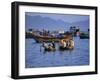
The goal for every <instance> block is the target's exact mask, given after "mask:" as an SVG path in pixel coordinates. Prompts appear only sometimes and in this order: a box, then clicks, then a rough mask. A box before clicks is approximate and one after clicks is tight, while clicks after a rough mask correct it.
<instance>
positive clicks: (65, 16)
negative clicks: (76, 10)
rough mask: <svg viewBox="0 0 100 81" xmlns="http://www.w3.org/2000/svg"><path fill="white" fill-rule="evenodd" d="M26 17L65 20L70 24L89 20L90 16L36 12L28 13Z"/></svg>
mask: <svg viewBox="0 0 100 81" xmlns="http://www.w3.org/2000/svg"><path fill="white" fill-rule="evenodd" d="M25 14H26V15H30V16H37V15H39V16H42V17H50V18H52V19H54V20H63V21H65V22H68V23H73V22H79V21H85V20H89V15H78V14H77V15H74V14H51V13H34V12H26V13H25Z"/></svg>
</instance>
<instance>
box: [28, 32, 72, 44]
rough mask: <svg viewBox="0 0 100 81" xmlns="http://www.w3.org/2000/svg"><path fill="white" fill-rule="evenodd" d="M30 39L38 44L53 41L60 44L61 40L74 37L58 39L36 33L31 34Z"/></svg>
mask: <svg viewBox="0 0 100 81" xmlns="http://www.w3.org/2000/svg"><path fill="white" fill-rule="evenodd" d="M27 34H28V33H27ZM26 37H27V38H28V35H26ZM29 37H31V38H33V39H34V40H35V41H36V42H37V43H41V42H53V41H54V42H59V41H60V40H61V39H73V37H72V35H63V36H61V37H56V36H44V35H39V34H36V33H31V34H29Z"/></svg>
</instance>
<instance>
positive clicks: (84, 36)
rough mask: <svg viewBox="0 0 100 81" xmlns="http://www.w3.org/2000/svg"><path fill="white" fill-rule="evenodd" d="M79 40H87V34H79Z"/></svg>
mask: <svg viewBox="0 0 100 81" xmlns="http://www.w3.org/2000/svg"><path fill="white" fill-rule="evenodd" d="M80 39H89V34H86V33H81V34H80Z"/></svg>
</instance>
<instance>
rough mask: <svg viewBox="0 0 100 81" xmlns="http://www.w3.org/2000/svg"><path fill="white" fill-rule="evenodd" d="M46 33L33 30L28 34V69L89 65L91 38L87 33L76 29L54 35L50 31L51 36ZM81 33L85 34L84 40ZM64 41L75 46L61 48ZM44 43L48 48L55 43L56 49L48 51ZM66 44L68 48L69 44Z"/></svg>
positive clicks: (26, 43)
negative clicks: (70, 42)
mask: <svg viewBox="0 0 100 81" xmlns="http://www.w3.org/2000/svg"><path fill="white" fill-rule="evenodd" d="M43 31H44V30H43ZM46 32H47V31H46V30H45V32H41V33H40V31H35V30H33V29H30V30H29V31H28V32H26V40H25V41H26V42H25V45H26V46H25V47H26V50H25V52H26V57H25V58H26V60H25V61H26V66H25V67H26V68H33V67H52V66H53V67H57V66H74V65H76V66H80V65H89V50H88V49H89V36H88V37H87V36H86V33H83V32H80V30H79V29H75V27H74V29H73V28H72V29H69V31H66V32H64V31H62V32H61V31H59V32H60V33H58V31H56V32H55V31H53V33H52V34H53V35H52V34H51V33H50V31H49V33H50V34H48V33H46ZM54 33H55V35H54ZM81 33H82V34H84V36H83V37H82V38H81V37H80V36H81ZM87 33H89V31H87ZM87 35H89V34H87ZM62 40H69V41H72V42H74V44H73V46H71V48H69V47H67V48H66V47H63V46H62V47H61V45H60V43H61V41H62ZM44 43H45V44H47V45H48V46H52V43H54V44H55V46H54V49H53V48H51V49H46V47H44ZM65 44H66V46H67V44H68V43H67V42H66V43H65ZM87 48H88V49H87ZM58 59H59V60H58Z"/></svg>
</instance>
